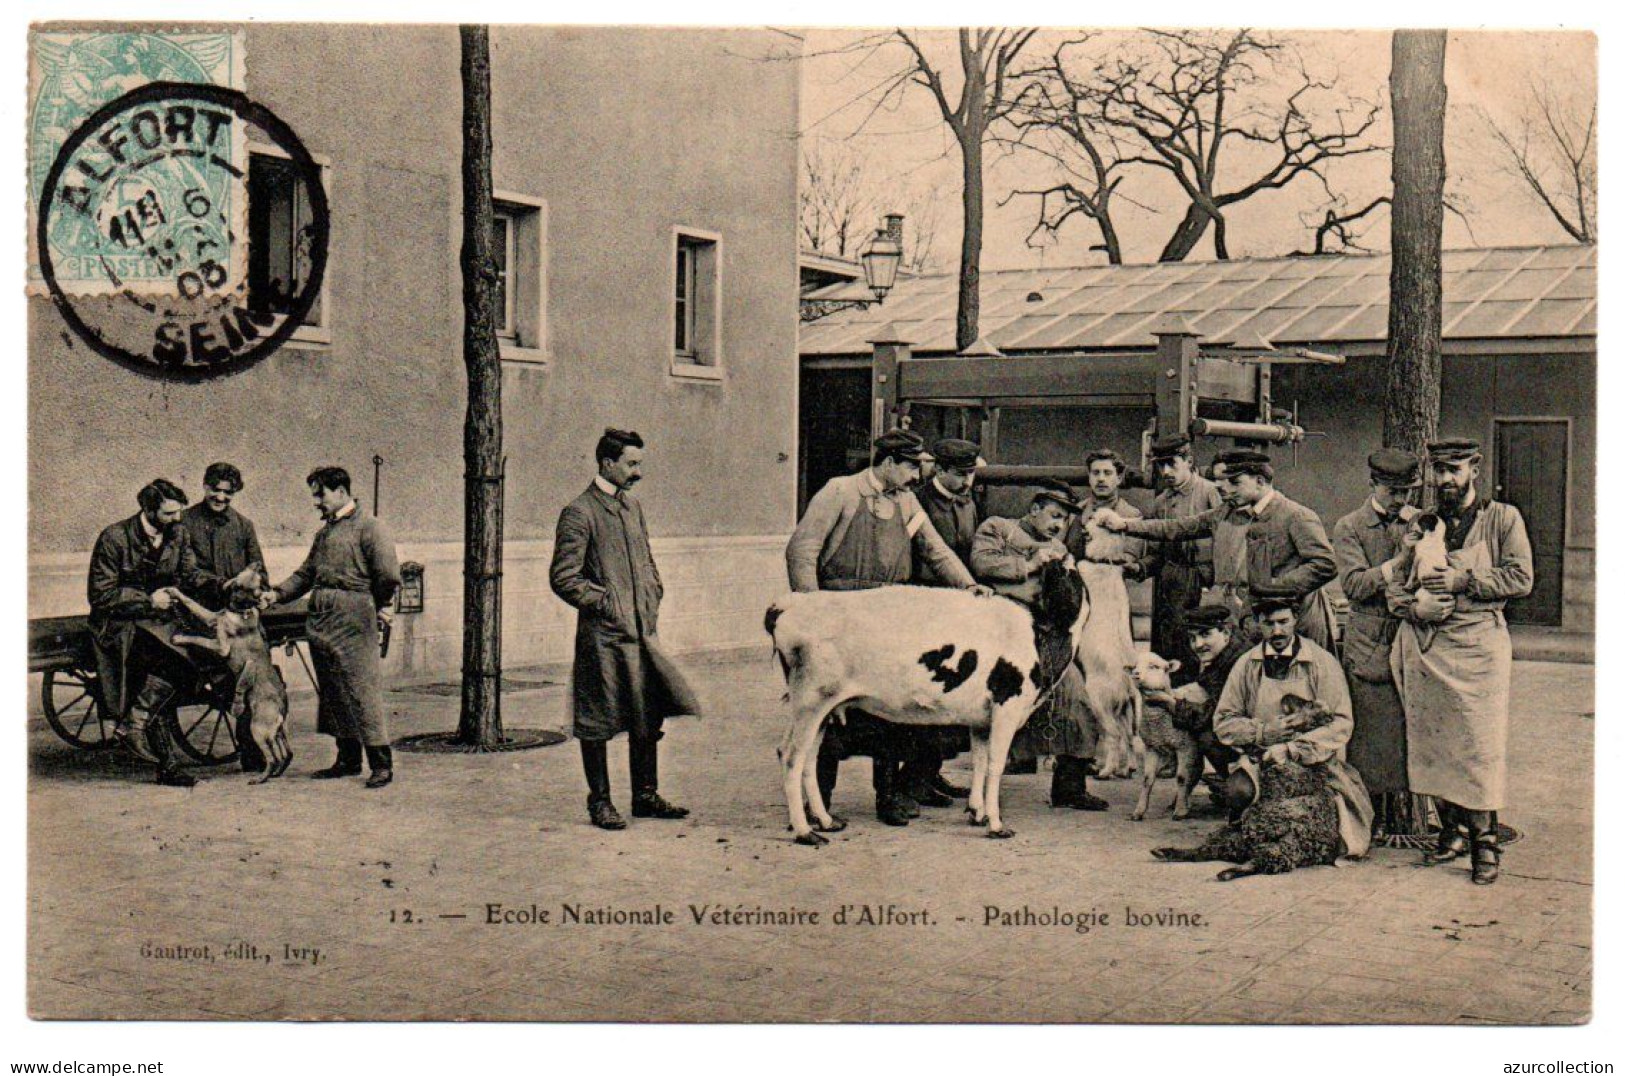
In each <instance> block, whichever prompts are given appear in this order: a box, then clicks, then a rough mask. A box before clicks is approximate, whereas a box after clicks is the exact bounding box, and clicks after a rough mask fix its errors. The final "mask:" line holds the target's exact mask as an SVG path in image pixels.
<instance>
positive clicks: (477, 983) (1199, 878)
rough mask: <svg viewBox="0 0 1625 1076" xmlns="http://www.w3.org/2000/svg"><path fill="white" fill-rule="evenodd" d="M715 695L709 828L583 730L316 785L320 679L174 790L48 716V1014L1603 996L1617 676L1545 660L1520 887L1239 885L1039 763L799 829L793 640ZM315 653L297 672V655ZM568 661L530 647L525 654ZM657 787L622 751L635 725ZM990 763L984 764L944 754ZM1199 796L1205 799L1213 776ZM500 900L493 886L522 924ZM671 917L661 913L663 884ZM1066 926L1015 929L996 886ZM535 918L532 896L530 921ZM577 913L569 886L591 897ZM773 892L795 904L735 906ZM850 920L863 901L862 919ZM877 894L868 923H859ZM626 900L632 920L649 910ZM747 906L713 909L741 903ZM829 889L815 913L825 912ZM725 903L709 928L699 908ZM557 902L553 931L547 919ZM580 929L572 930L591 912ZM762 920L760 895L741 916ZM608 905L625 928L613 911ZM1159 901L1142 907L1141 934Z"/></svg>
mask: <svg viewBox="0 0 1625 1076" xmlns="http://www.w3.org/2000/svg"><path fill="white" fill-rule="evenodd" d="M690 670H691V672H692V674H693V680H694V682H695V685H696V687H697V688H698V689H699V690H700V692H701V695H702V698H703V699H704V700H705V701H706V703H707V705H708V707H709V710H710V714H709V716H707V717H706V718H705V719H704V720H703V721H701V722H697V723H696V722H691V721H684V722H678V723H674V724H672V725H670V726H668V729H669V733H668V736H667V739H666V741H665V743H664V745H663V750H662V766H663V773H662V790H663V791H664V792H666V794H667V795H669V796H670V797H671V798H672V799H674V800H676V801H678V802H681V803H683V804H685V805H688V806H690V807H692V808H693V812H694V813H693V815H692V817H690V818H689V819H688V820H687V821H684V822H651V821H633V822H632V824H631V828H629V829H628V830H626V831H625V832H622V833H604V832H600V831H598V830H595V829H592V828H591V827H590V826H588V824H587V821H586V811H585V807H584V801H585V787H584V783H583V780H582V777H581V774H580V764H579V755H578V753H577V751H576V749H575V745H574V744H573V743H567V744H564V745H561V746H558V747H553V748H549V749H544V750H536V751H529V752H524V753H517V754H497V755H487V756H478V757H472V756H456V755H423V754H398V756H397V760H398V771H397V772H398V774H399V776H398V779H397V781H396V783H395V784H394V785H393V786H392V787H390V788H388V789H386V790H383V791H381V792H368V791H365V790H363V788H362V787H361V783H360V781H344V782H316V781H310V780H307V779H306V778H305V776H304V775H305V774H307V773H309V772H310V771H311V770H313V769H315V768H317V767H319V766H321V765H325V764H326V763H327V762H328V760H329V759H328V752H329V747H328V743H329V741H327V740H326V739H325V738H318V737H317V736H316V735H315V734H314V732H313V731H311V730H312V726H313V724H314V714H313V711H314V701H313V699H312V697H311V696H310V694H309V693H308V690H307V692H305V693H304V694H300V695H296V696H295V698H294V700H293V705H294V714H293V718H292V720H291V722H290V726H291V729H292V730H293V733H294V737H293V738H294V751H295V759H294V764H293V768H292V770H291V771H290V773H289V775H288V777H287V778H285V779H282V780H278V781H274V782H272V783H270V784H268V785H265V786H263V787H256V786H250V785H249V784H248V783H247V777H246V776H245V775H243V774H241V773H240V772H232V771H231V770H228V769H225V768H222V769H219V770H215V771H212V772H209V773H206V774H204V775H203V776H205V778H206V779H205V780H204V781H202V782H201V783H200V784H199V785H198V787H197V788H196V789H195V790H192V791H183V790H175V789H167V788H159V787H157V786H154V785H151V784H149V783H146V782H145V781H144V780H143V779H142V775H141V774H140V773H139V772H138V771H137V770H135V768H134V767H133V766H132V765H131V764H128V763H127V762H125V761H124V760H123V759H122V758H120V757H118V756H116V755H115V754H114V753H111V752H96V753H86V752H78V751H74V750H72V749H70V748H68V747H67V746H66V745H64V744H61V743H60V742H58V741H57V740H56V739H55V737H54V736H53V735H52V733H51V732H50V730H49V729H48V728H46V727H45V724H44V722H43V719H41V718H40V717H39V716H38V713H37V703H36V704H35V713H34V714H33V716H32V718H31V721H30V731H29V740H30V770H31V774H30V781H29V790H28V803H29V847H30V857H29V871H30V879H29V881H30V890H29V901H30V910H29V912H30V914H29V928H30V929H29V976H28V981H29V1009H30V1012H31V1013H32V1014H33V1015H35V1016H37V1017H45V1018H147V1019H193V1018H196V1019H222V1018H254V1019H280V1018H313V1019H340V1018H348V1019H380V1018H381V1019H415V1018H433V1019H488V1020H570V1021H575V1020H645V1019H653V1018H659V1019H669V1020H693V1021H717V1020H745V1021H756V1020H779V1021H828V1020H838V1021H953V1022H963V1021H1001V1022H1004V1021H1108V1022H1160V1021H1169V1022H1187V1021H1196V1022H1211V1023H1232V1022H1249V1023H1251V1022H1344V1023H1348V1022H1353V1023H1360V1022H1403V1023H1410V1022H1452V1023H1455V1022H1460V1023H1542V1024H1545V1023H1554V1024H1572V1023H1577V1022H1582V1021H1584V1020H1586V1019H1587V1017H1588V1013H1589V1011H1590V1007H1591V1006H1590V992H1591V964H1592V950H1591V914H1592V860H1591V846H1592V815H1591V803H1592V796H1591V788H1590V784H1589V783H1590V774H1591V772H1592V733H1593V724H1594V722H1593V715H1592V710H1593V703H1592V675H1593V669H1592V668H1591V667H1590V666H1585V665H1558V664H1542V663H1531V662H1520V663H1519V664H1518V665H1517V666H1516V674H1515V677H1514V688H1513V690H1514V713H1513V722H1512V725H1513V749H1512V763H1513V791H1512V801H1513V804H1514V806H1513V809H1512V810H1510V811H1509V812H1507V814H1506V816H1505V818H1504V820H1505V821H1508V822H1510V823H1511V824H1512V825H1514V826H1516V827H1517V828H1518V829H1519V830H1520V831H1521V832H1522V833H1523V834H1524V837H1523V839H1522V840H1521V841H1519V842H1518V843H1516V844H1514V845H1512V846H1511V847H1510V848H1509V849H1508V851H1507V853H1506V858H1505V862H1504V868H1503V873H1502V880H1501V882H1500V883H1499V884H1498V885H1495V886H1492V887H1483V888H1481V887H1475V886H1473V885H1470V884H1469V883H1468V881H1467V872H1466V870H1465V869H1458V868H1455V867H1453V866H1452V867H1440V868H1434V869H1431V870H1424V869H1418V868H1417V867H1416V866H1415V865H1414V864H1415V862H1416V860H1417V858H1418V853H1415V852H1409V851H1390V850H1377V851H1375V852H1374V853H1373V855H1372V856H1371V858H1370V859H1369V860H1368V861H1366V862H1364V863H1361V864H1356V865H1352V866H1347V867H1339V868H1329V867H1322V868H1314V869H1309V870H1303V871H1299V872H1296V873H1293V874H1291V875H1287V876H1284V877H1276V878H1249V879H1244V880H1242V881H1238V882H1234V883H1229V884H1222V883H1219V882H1216V881H1215V880H1214V874H1215V873H1216V871H1217V869H1218V866H1219V865H1216V864H1163V863H1159V862H1156V861H1154V860H1152V858H1151V857H1150V855H1149V854H1148V850H1149V849H1150V848H1151V847H1153V846H1155V845H1159V844H1166V843H1185V842H1190V843H1194V841H1195V840H1196V839H1197V837H1198V835H1199V834H1200V833H1201V832H1203V831H1204V830H1206V829H1207V828H1208V827H1210V826H1212V825H1213V824H1215V823H1214V819H1213V816H1211V815H1210V814H1207V813H1201V814H1199V815H1198V816H1197V817H1194V818H1193V819H1192V820H1190V821H1188V822H1183V823H1175V822H1173V821H1171V820H1170V819H1169V818H1168V817H1167V814H1168V800H1170V799H1171V798H1172V785H1171V782H1163V783H1162V784H1161V785H1159V790H1158V796H1157V802H1156V803H1155V804H1154V807H1153V812H1152V815H1151V817H1149V818H1148V819H1147V820H1146V821H1144V822H1141V823H1135V822H1132V821H1130V819H1129V817H1128V811H1129V807H1130V804H1131V802H1132V795H1133V790H1132V789H1131V788H1130V785H1129V783H1128V782H1124V781H1115V782H1102V783H1098V784H1097V785H1096V786H1095V787H1097V788H1098V789H1099V790H1101V792H1102V794H1103V795H1105V796H1106V797H1107V798H1108V799H1109V800H1110V801H1111V802H1112V810H1111V811H1110V812H1108V813H1106V814H1104V815H1097V814H1086V813H1082V812H1073V811H1052V810H1051V809H1050V808H1049V807H1048V806H1046V804H1045V794H1046V792H1047V788H1048V777H1047V775H1044V776H1039V777H1034V776H1025V777H1020V776H1018V777H1011V778H1008V779H1007V780H1006V784H1005V817H1006V819H1007V821H1008V822H1009V824H1010V825H1012V826H1013V827H1014V828H1015V829H1016V830H1017V832H1018V836H1017V837H1016V838H1015V839H1014V840H1011V841H991V840H986V839H984V838H983V837H982V836H981V834H980V833H979V832H978V831H977V830H974V829H972V828H971V827H969V826H966V825H965V824H964V823H963V822H962V820H961V819H962V815H961V814H960V813H959V811H958V810H943V811H927V812H926V813H925V817H924V818H922V819H921V820H919V821H917V822H915V823H914V824H913V825H911V826H909V827H908V828H907V829H901V830H896V829H890V828H887V827H884V826H882V825H880V824H879V823H877V822H876V821H875V820H874V816H873V811H872V809H871V804H870V801H869V795H868V780H867V772H866V769H867V765H866V763H864V762H862V761H861V760H860V761H858V762H854V763H849V764H848V765H847V766H846V767H843V774H842V783H841V788H840V791H839V792H838V793H837V796H836V800H837V809H838V810H841V811H842V812H843V813H845V814H846V815H847V816H848V817H849V818H850V819H851V820H852V826H851V828H850V829H849V830H848V831H847V832H845V833H843V834H840V835H837V836H836V837H835V838H834V839H833V841H832V843H831V844H830V845H829V846H828V847H826V848H824V849H821V850H813V849H807V848H801V847H797V846H795V845H793V844H792V843H791V842H790V840H789V835H788V834H787V833H786V832H785V820H784V807H783V803H782V800H781V798H780V793H779V778H778V766H777V762H776V760H775V757H774V747H775V745H776V742H777V738H778V736H779V734H780V732H781V730H782V724H783V711H782V708H781V705H780V703H779V698H778V696H779V693H780V690H781V685H780V683H779V682H778V680H777V677H776V675H775V674H774V672H773V670H772V669H771V667H770V665H769V663H768V660H767V658H766V656H765V653H764V655H763V656H761V657H760V659H752V660H750V661H743V662H736V663H731V664H718V665H693V666H690ZM290 674H291V676H292V677H300V676H301V675H302V674H300V673H299V672H297V669H296V668H295V669H293V670H290ZM518 675H522V676H524V677H525V678H526V679H530V680H533V681H535V680H540V679H541V675H540V674H538V673H535V672H534V671H531V672H527V673H522V674H518ZM566 701H567V700H566V696H565V688H564V686H563V685H562V684H555V685H551V686H545V687H541V688H539V689H533V690H528V691H522V692H515V693H513V694H510V695H506V696H505V697H504V718H505V721H506V722H507V724H508V725H509V726H510V727H543V728H559V727H563V726H564V724H565V710H566ZM390 703H391V705H392V707H393V709H394V711H395V714H396V717H395V722H396V725H395V734H396V736H397V737H402V736H406V735H410V734H412V733H416V732H426V731H437V730H446V729H450V728H452V727H454V726H455V723H456V708H457V700H456V698H455V697H447V696H444V695H434V694H428V693H424V692H421V691H397V692H394V693H392V694H391V695H390ZM611 766H612V773H613V775H614V778H615V781H616V790H617V793H618V795H617V800H618V802H619V804H620V806H621V807H622V809H623V811H624V810H625V809H626V808H627V807H628V806H629V797H628V796H627V795H626V793H625V789H626V777H625V774H626V759H625V745H624V742H621V741H618V742H617V743H616V744H615V745H614V747H612V749H611ZM966 767H968V760H966V759H959V760H955V762H954V763H951V764H950V769H951V770H957V769H963V768H966ZM1199 798H1200V799H1203V800H1205V796H1202V797H1199ZM491 905H500V906H501V908H500V911H499V912H497V913H496V914H495V918H498V919H502V920H504V921H502V922H498V923H491V922H488V920H489V919H491V918H493V913H492V911H491V908H490V906H491ZM657 908H658V911H656V909H657ZM990 908H996V909H997V910H998V913H999V914H1001V915H1002V914H1004V913H1013V914H1015V915H1017V916H1020V915H1021V913H1022V912H1023V909H1030V910H1031V912H1032V913H1033V917H1034V918H1039V919H1043V918H1044V917H1048V916H1053V915H1054V914H1055V913H1056V912H1057V911H1059V912H1060V913H1061V914H1062V915H1063V916H1070V915H1074V914H1082V915H1083V916H1085V917H1087V916H1088V915H1089V914H1091V913H1093V914H1095V915H1097V916H1098V917H1099V918H1098V919H1097V920H1096V921H1095V922H1096V925H1093V926H1091V927H1090V928H1089V929H1088V930H1087V932H1082V931H1080V930H1078V929H1075V928H1073V927H1067V926H1060V927H1057V926H1038V925H1034V926H1014V925H997V924H994V925H989V924H987V923H986V920H987V918H988V916H989V914H990V912H989V909H990ZM533 909H534V911H533ZM569 909H575V915H572V914H571V913H570V911H569ZM757 909H766V910H769V911H771V912H774V913H779V915H781V916H783V917H786V918H791V917H794V913H796V912H800V913H808V914H805V915H802V916H800V918H801V919H802V920H803V922H801V923H800V924H799V925H758V924H751V923H744V924H730V923H727V922H718V921H714V920H715V919H716V918H721V919H724V920H725V919H727V918H729V917H733V918H739V916H736V915H735V913H736V912H743V913H750V912H754V911H756V910H757ZM843 911H844V914H843ZM865 912H867V913H868V914H867V915H865ZM623 913H624V914H623ZM719 913H721V914H720V916H719ZM812 913H816V915H817V917H818V918H817V921H816V922H815V923H814V922H810V921H807V920H808V919H809V918H810V915H811V914H812ZM696 914H701V915H702V916H703V918H704V920H705V921H704V922H702V923H696V922H695V916H696ZM544 915H545V917H546V920H547V921H546V922H538V921H533V920H536V919H541V918H542V917H543V916H544ZM651 917H653V918H665V919H667V920H668V921H667V922H664V923H655V924H646V923H643V922H619V921H618V920H621V919H624V918H631V919H633V920H647V919H649V918H651ZM578 918H579V919H580V920H581V921H577V919H578ZM745 918H749V916H748V915H747V916H745ZM601 919H607V920H611V921H610V922H607V923H594V922H593V920H601ZM1135 924H1137V925H1135Z"/></svg>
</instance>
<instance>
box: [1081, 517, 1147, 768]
mask: <svg viewBox="0 0 1625 1076" xmlns="http://www.w3.org/2000/svg"><path fill="white" fill-rule="evenodd" d="M1085 531H1086V533H1087V534H1088V544H1087V546H1086V554H1087V556H1088V557H1089V558H1090V559H1088V560H1085V561H1080V562H1079V564H1078V571H1079V573H1080V574H1081V575H1082V576H1083V579H1084V582H1085V584H1086V585H1087V586H1088V589H1089V607H1090V613H1089V620H1088V622H1087V623H1086V624H1084V625H1083V628H1082V635H1081V637H1080V639H1079V644H1078V668H1079V669H1080V670H1081V671H1082V672H1083V681H1084V691H1083V698H1084V702H1085V703H1086V704H1087V705H1088V707H1089V711H1090V713H1092V714H1093V715H1094V717H1095V723H1096V724H1097V725H1098V726H1099V729H1100V742H1099V744H1098V745H1097V747H1096V754H1095V772H1096V773H1097V774H1098V775H1099V776H1101V777H1127V776H1129V774H1131V773H1133V772H1134V760H1133V753H1132V745H1133V737H1134V705H1135V703H1136V701H1137V700H1138V697H1139V693H1138V692H1137V691H1136V690H1135V689H1134V681H1133V680H1132V679H1131V678H1130V677H1129V674H1128V670H1129V669H1130V668H1132V667H1133V665H1134V661H1135V657H1136V654H1137V651H1136V650H1135V648H1134V634H1133V632H1132V630H1131V628H1130V623H1129V600H1128V586H1127V585H1126V584H1125V583H1124V582H1123V569H1122V568H1121V567H1120V566H1118V565H1116V564H1112V563H1109V562H1107V561H1105V560H1101V559H1099V558H1098V557H1097V553H1098V551H1100V550H1102V549H1104V548H1107V547H1106V545H1105V542H1106V539H1109V538H1113V537H1115V536H1113V535H1110V534H1108V533H1107V532H1106V531H1105V530H1103V529H1102V528H1101V527H1100V526H1099V525H1098V524H1096V523H1094V522H1092V521H1091V522H1090V523H1089V525H1088V526H1087V527H1086V528H1085Z"/></svg>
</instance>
